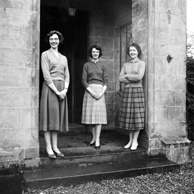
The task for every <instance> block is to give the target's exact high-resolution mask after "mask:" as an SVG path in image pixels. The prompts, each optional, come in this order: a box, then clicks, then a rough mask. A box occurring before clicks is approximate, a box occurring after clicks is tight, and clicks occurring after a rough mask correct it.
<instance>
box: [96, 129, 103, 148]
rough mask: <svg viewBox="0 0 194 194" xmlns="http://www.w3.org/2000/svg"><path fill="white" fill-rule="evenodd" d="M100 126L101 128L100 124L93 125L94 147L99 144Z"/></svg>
mask: <svg viewBox="0 0 194 194" xmlns="http://www.w3.org/2000/svg"><path fill="white" fill-rule="evenodd" d="M101 128H102V125H95V132H96V141H95V146H96V147H99V146H100V135H101Z"/></svg>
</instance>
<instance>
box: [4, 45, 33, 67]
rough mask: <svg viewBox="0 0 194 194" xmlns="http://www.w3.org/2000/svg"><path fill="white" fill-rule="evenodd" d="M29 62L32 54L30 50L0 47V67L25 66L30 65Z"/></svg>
mask: <svg viewBox="0 0 194 194" xmlns="http://www.w3.org/2000/svg"><path fill="white" fill-rule="evenodd" d="M36 60H37V59H36ZM31 64H32V54H31V51H30V50H23V49H15V48H14V49H13V48H0V66H1V67H14V68H16V67H18V68H25V67H30V66H31Z"/></svg>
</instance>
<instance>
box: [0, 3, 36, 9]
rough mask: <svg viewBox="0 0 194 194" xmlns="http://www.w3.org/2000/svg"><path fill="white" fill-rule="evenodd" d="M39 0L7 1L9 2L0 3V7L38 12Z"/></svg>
mask: <svg viewBox="0 0 194 194" xmlns="http://www.w3.org/2000/svg"><path fill="white" fill-rule="evenodd" d="M38 5H39V0H33V1H23V0H9V1H0V7H7V8H13V9H19V10H25V11H26V10H30V11H35V10H38V7H39V6H38Z"/></svg>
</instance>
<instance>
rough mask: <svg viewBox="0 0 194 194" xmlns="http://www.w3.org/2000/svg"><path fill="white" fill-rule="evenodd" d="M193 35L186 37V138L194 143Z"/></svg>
mask: <svg viewBox="0 0 194 194" xmlns="http://www.w3.org/2000/svg"><path fill="white" fill-rule="evenodd" d="M193 56H194V34H190V35H188V37H187V58H186V82H187V91H186V121H187V131H188V138H189V139H190V140H191V141H194V57H193Z"/></svg>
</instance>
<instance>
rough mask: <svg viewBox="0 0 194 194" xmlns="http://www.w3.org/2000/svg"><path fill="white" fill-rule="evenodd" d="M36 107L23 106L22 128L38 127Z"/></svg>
mask: <svg viewBox="0 0 194 194" xmlns="http://www.w3.org/2000/svg"><path fill="white" fill-rule="evenodd" d="M38 113H39V112H38V109H32V108H25V109H22V121H23V125H22V126H23V128H25V129H31V128H38V115H39V114H38Z"/></svg>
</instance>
